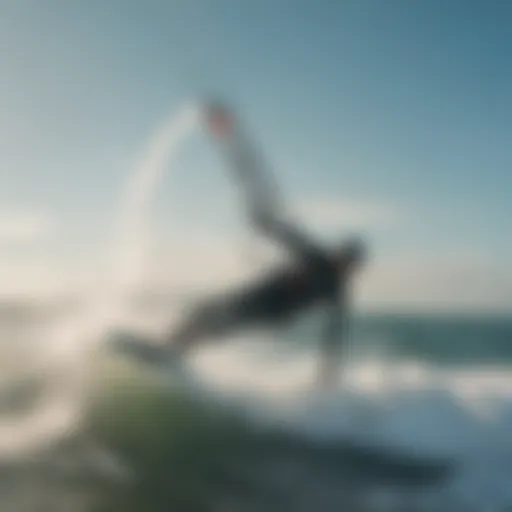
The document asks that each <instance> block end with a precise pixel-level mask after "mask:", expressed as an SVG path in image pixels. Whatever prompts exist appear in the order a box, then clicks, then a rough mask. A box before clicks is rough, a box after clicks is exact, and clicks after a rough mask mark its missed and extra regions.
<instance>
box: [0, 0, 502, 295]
mask: <svg viewBox="0 0 512 512" xmlns="http://www.w3.org/2000/svg"><path fill="white" fill-rule="evenodd" d="M511 22H512V7H510V6H509V5H508V3H507V2H501V1H490V2H483V1H482V2H467V1H466V2H462V1H458V0H453V1H451V2H442V1H439V0H434V1H429V2H427V1H425V2H406V1H404V0H402V1H398V0H396V1H394V0H390V1H388V2H378V1H369V0H364V1H359V2H356V1H345V2H331V1H328V0H322V1H319V2H312V1H301V0H296V1H291V0H283V1H280V2H274V1H270V0H262V1H260V2H248V1H242V2H240V1H235V0H229V1H228V0H215V1H213V0H209V1H208V0H203V1H199V0H193V1H185V0H181V1H168V2H164V1H160V2H157V1H147V2H139V1H128V0H125V1H120V0H111V1H109V2H103V1H99V0H92V1H88V2H86V1H69V2H63V1H54V0H46V1H45V2H37V1H33V0H23V1H21V2H14V1H8V0H4V1H0V72H1V76H2V81H1V82H0V114H1V115H0V136H1V137H0V141H1V151H0V205H1V211H0V214H1V215H3V217H4V221H3V222H4V236H3V238H2V236H1V233H2V223H1V222H0V252H1V253H2V254H3V257H2V262H3V263H2V265H3V266H4V267H5V268H6V269H7V268H8V267H9V268H11V269H12V265H13V263H16V265H17V266H19V268H20V271H19V272H18V274H19V275H20V276H23V275H25V276H26V275H30V276H32V274H30V273H28V274H27V269H28V268H29V267H30V268H32V269H36V268H37V269H38V270H33V272H34V273H35V274H34V275H36V274H37V273H38V272H39V274H41V275H42V274H45V275H46V279H47V280H48V279H49V278H48V276H50V275H52V276H54V275H58V272H57V271H56V270H55V269H53V270H52V271H51V272H50V270H48V269H49V268H50V266H51V265H53V267H56V266H57V267H59V266H61V265H64V263H62V262H64V261H66V265H68V266H69V268H75V267H76V268H78V267H80V268H81V269H83V268H86V267H87V262H88V261H90V260H91V259H94V258H95V253H96V252H97V247H98V246H100V245H101V244H102V243H104V241H105V239H106V238H107V236H108V233H107V231H106V229H105V226H106V225H107V223H108V222H109V221H110V219H111V217H112V215H113V209H114V207H115V205H116V204H117V203H116V201H119V194H120V187H121V186H122V184H123V183H124V181H125V180H126V178H127V176H128V174H129V172H131V171H132V170H133V167H134V164H135V162H136V161H137V158H139V156H140V154H141V152H143V151H144V148H145V145H146V144H147V141H148V138H150V137H151V134H152V133H154V132H155V130H156V129H157V128H158V126H159V125H160V124H161V123H162V122H164V121H165V120H166V118H168V117H169V116H170V115H172V113H173V112H174V111H177V110H178V109H179V108H180V105H181V104H182V103H183V102H184V101H186V100H188V99H190V98H191V97H194V96H195V95H197V94H198V93H200V92H201V91H204V90H213V91H215V92H219V93H220V94H222V95H224V96H226V97H227V98H229V99H231V100H232V101H233V102H234V104H235V105H236V106H237V107H239V109H240V111H241V112H242V114H243V116H244V118H245V120H246V122H247V124H248V125H249V126H250V129H251V131H252V133H254V135H255V136H256V139H257V140H258V142H259V143H260V144H261V145H262V146H263V148H264V149H265V153H266V155H267V156H268V157H269V159H270V160H271V162H272V165H273V166H274V168H275V171H276V174H277V177H278V180H279V182H280V183H281V185H282V186H283V189H284V191H285V194H286V196H287V198H288V199H289V201H290V203H292V204H295V205H304V204H305V203H307V202H308V201H309V203H314V204H315V208H312V209H311V208H310V210H307V208H305V207H304V208H303V212H304V215H305V216H306V217H307V212H309V213H310V214H311V215H313V213H311V212H312V211H313V210H314V211H315V214H314V215H313V217H315V216H316V217H317V220H318V222H317V223H316V224H315V226H317V225H318V224H319V223H320V224H321V223H322V222H323V220H326V219H325V218H326V215H325V211H333V210H332V208H333V205H337V206H340V205H341V206H342V207H344V208H345V211H343V210H342V211H341V213H340V215H341V217H340V218H339V222H340V229H342V228H344V227H345V225H344V222H343V220H344V219H343V218H342V217H343V215H345V214H346V213H347V209H350V208H352V207H353V208H356V209H357V208H359V209H361V208H362V209H363V210H364V211H367V213H368V212H370V213H371V215H369V216H368V225H367V226H365V228H366V231H367V233H368V236H369V237H370V238H371V241H372V242H373V248H374V257H375V259H376V260H377V261H378V262H380V264H381V265H384V263H382V262H390V264H391V265H395V266H396V265H398V262H403V261H405V262H407V264H410V262H411V261H414V262H415V265H416V266H415V267H414V265H413V270H411V272H418V271H420V270H421V271H424V275H425V276H427V275H428V276H430V277H429V278H428V279H427V280H426V283H427V284H428V285H429V286H430V283H431V281H432V279H434V280H435V278H436V276H437V277H438V278H439V279H440V280H441V281H443V278H440V277H439V276H441V275H444V274H443V272H441V271H438V270H436V269H438V268H439V266H441V267H442V268H443V269H444V272H445V273H446V272H447V273H448V274H450V273H451V270H448V269H452V267H450V265H452V266H453V265H455V266H457V260H460V258H463V259H464V260H465V262H466V263H467V261H473V260H475V261H477V263H475V265H476V266H475V267H471V265H469V270H464V272H465V273H464V272H463V274H462V276H461V278H460V279H461V280H463V281H464V280H468V279H470V280H471V279H472V276H473V275H474V274H475V272H477V273H478V272H480V274H478V276H477V278H475V282H477V281H478V283H480V284H478V286H481V283H482V282H484V283H486V290H487V291H486V293H487V294H488V295H489V294H490V295H493V293H494V291H493V286H492V284H489V283H494V282H498V281H499V278H498V277H497V274H499V272H498V270H502V269H504V268H505V269H509V263H510V258H511V256H512V240H511V238H510V236H507V233H508V232H510V228H509V226H508V222H509V219H510V217H511V213H512V201H511V195H512V174H511V172H510V167H511V163H512V151H511V150H510V149H509V144H508V142H509V141H508V139H509V134H510V133H511V131H512V102H511V101H510V99H511V98H510V95H511V93H510V91H511V90H512V71H511V68H510V65H509V55H511V54H512V34H511V33H510V26H511ZM227 185H228V183H227V182H226V179H225V170H224V168H223V167H222V163H221V161H220V159H219V158H218V155H216V154H215V152H214V151H212V148H211V146H209V145H208V142H207V141H206V140H205V138H204V137H202V136H201V135H200V134H196V135H194V136H193V137H192V139H191V140H190V141H189V144H188V145H187V146H186V147H185V148H184V149H183V154H182V155H181V157H180V158H179V160H178V163H177V165H176V168H175V169H174V171H173V173H172V174H170V175H169V176H167V177H166V178H165V180H164V182H163V183H162V186H161V187H160V188H159V190H158V197H157V201H156V204H155V222H156V223H157V224H158V226H159V230H160V232H161V233H165V232H166V230H169V232H170V231H172V230H173V229H174V228H175V227H176V225H177V222H176V219H177V218H179V219H180V221H179V223H181V224H180V225H181V226H182V227H183V226H186V227H187V229H193V228H194V222H196V224H198V225H199V224H201V225H202V226H203V232H204V228H205V226H206V227H207V229H210V232H212V233H217V231H215V230H216V229H217V228H218V229H221V228H222V226H221V225H222V219H221V218H220V217H222V215H221V216H220V217H219V219H220V221H219V226H220V227H219V226H216V227H215V228H213V227H211V228H208V225H207V224H205V220H204V219H202V218H199V220H198V216H197V215H195V216H194V219H195V220H191V219H188V220H187V218H188V215H187V214H188V213H190V211H191V205H194V206H195V205H196V204H201V205H202V206H203V207H204V208H207V207H208V205H218V204H219V203H220V204H222V202H223V201H224V200H227V198H228V197H229V194H231V190H230V189H229V186H227ZM322 202H323V203H324V205H325V204H329V205H331V206H330V208H331V209H330V210H329V208H327V207H325V208H324V215H323V216H322V215H321V214H320V213H321V212H320V210H321V209H322V208H321V207H320V209H319V205H320V204H321V203H322ZM343 205H344V206H343ZM298 208H299V209H300V207H299V206H298ZM390 208H391V209H392V210H393V211H394V215H393V218H394V220H393V221H392V222H391V223H390V224H391V225H386V229H382V226H380V225H379V223H378V222H374V221H376V220H379V219H378V217H379V212H380V211H382V212H383V213H382V215H384V213H385V212H386V211H387V210H389V209H390ZM216 209H217V208H216V207H215V208H214V207H210V210H211V211H213V210H216ZM365 209H366V210H365ZM210 210H209V211H210ZM2 212H3V213H2ZM319 212H320V213H319ZM372 212H373V213H372ZM231 215H232V214H231ZM333 215H334V217H336V215H335V214H333ZM226 216H227V217H229V215H226V214H225V217H226ZM362 216H363V217H365V214H364V212H363V214H362ZM210 217H211V215H208V218H210ZM346 217H347V218H348V217H350V215H346ZM376 217H377V218H376ZM365 218H366V217H365ZM20 219H21V220H20ZM23 219H24V220H23ZM322 219H323V220H322ZM0 220H1V218H0ZM307 220H308V218H305V221H307ZM311 220H312V221H313V220H315V219H311ZM327 220H328V219H327ZM345 220H346V219H345ZM23 222H24V223H25V224H23ZM187 222H188V224H187ZM331 224H333V226H334V227H335V223H334V222H331ZM349 224H350V222H349ZM388 224H389V223H388ZM20 225H21V228H19V229H21V231H23V229H25V235H26V236H25V237H24V240H23V243H20V238H21V237H19V236H18V237H17V239H16V240H14V239H15V238H16V237H15V236H13V232H14V231H16V229H17V228H16V226H18V227H19V226H20ZM27 225H28V227H27ZM23 226H24V227H23ZM51 227H53V235H52V236H50V234H49V233H48V236H47V237H46V238H45V237H44V236H42V233H41V232H42V231H45V229H46V230H48V231H51V230H50V228H51ZM196 227H198V226H196ZM320 227H321V226H320ZM331 227H332V226H331ZM358 227H359V226H358V225H356V226H354V228H358ZM30 232H33V235H34V236H33V238H34V239H33V240H30V241H29V240H28V239H29V238H30ZM199 232H200V231H198V233H199ZM5 233H7V234H5ZM27 233H29V234H27ZM37 233H39V235H40V236H39V237H36V236H35V235H36V234H37ZM219 233H220V231H219ZM448 260H449V261H450V262H451V263H446V265H445V264H444V262H445V261H448ZM452 260H455V263H454V262H453V261H452ZM466 260H467V261H466ZM432 262H433V263H432ZM431 263H432V264H431ZM425 265H427V267H428V268H426V267H425ZM429 265H430V266H429ZM443 265H445V266H444V267H443ZM377 268H378V265H377ZM386 268H388V270H386ZM393 268H394V267H393ZM390 269H391V267H385V265H384V267H383V268H382V270H381V273H382V274H381V277H380V279H381V280H382V279H384V281H386V279H388V280H389V276H390V275H394V274H393V272H392V271H391V270H390ZM52 272H53V273H52ZM55 272H57V273H55ZM77 272H78V270H77ZM395 272H396V271H395ZM9 273H11V272H10V271H9V270H5V271H4V272H3V274H5V275H7V274H9ZM39 274H37V275H39ZM384 274H386V276H384V277H383V275H384ZM432 276H433V277H432ZM34 279H35V278H34ZM38 279H39V278H38ZM62 279H64V278H62ZM41 280H42V281H44V280H45V278H44V277H41ZM402 281H404V282H403V287H404V289H405V290H406V292H407V290H409V291H410V290H411V288H412V287H411V285H410V284H409V285H408V284H407V282H406V280H405V278H404V277H403V276H402ZM386 282H387V281H386ZM376 286H377V285H376ZM382 286H384V285H381V286H380V288H379V286H377V288H379V290H381V291H380V295H381V296H382V297H384V298H385V297H388V296H389V295H390V292H389V290H388V291H385V290H384V291H383V290H382ZM475 286H476V289H475V290H473V292H474V294H475V296H478V286H477V285H475ZM434 287H435V286H434ZM370 288H371V286H370ZM415 288H416V290H415V293H417V294H418V295H419V296H421V294H422V292H421V290H420V291H419V292H418V290H417V287H415ZM420 288H421V286H420ZM441 288H442V287H441ZM441 288H439V290H441ZM489 288H490V291H489ZM406 292H404V293H405V294H406V295H407V293H406ZM509 292H510V295H509ZM368 293H369V295H371V292H368ZM443 293H445V292H441V291H439V294H441V295H443ZM425 294H426V291H425ZM425 294H424V295H425ZM376 295H379V294H378V293H377V294H376ZM434 295H435V293H434ZM463 295H464V294H463ZM498 295H499V297H498V296H496V297H494V299H493V301H494V302H496V301H497V302H500V301H505V302H506V301H507V300H508V299H509V297H510V298H511V300H510V303H511V304H512V286H511V288H510V290H509V289H508V288H507V289H505V290H500V292H499V293H498ZM454 300H455V299H454ZM489 300H490V299H489ZM491 302H492V301H491Z"/></svg>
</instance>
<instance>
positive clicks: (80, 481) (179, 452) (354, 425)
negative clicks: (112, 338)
mask: <svg viewBox="0 0 512 512" xmlns="http://www.w3.org/2000/svg"><path fill="white" fill-rule="evenodd" d="M146 313H147V312H146ZM146 313H144V314H143V313H142V312H140V314H139V312H137V311H132V312H131V313H130V315H128V317H129V320H130V322H126V324H125V325H123V326H121V327H123V328H124V329H127V328H128V329H135V327H133V324H134V323H136V322H134V320H135V319H137V320H139V317H140V319H141V321H140V322H138V328H139V329H144V328H145V327H144V328H143V327H140V326H141V325H145V326H146V325H149V324H151V323H152V322H153V323H155V324H156V323H158V322H157V321H156V320H150V321H145V323H144V322H143V321H142V318H143V317H144V315H146ZM146 316H147V315H146ZM164 316H165V315H164ZM0 317H1V320H0V321H1V325H0V332H1V343H0V350H1V354H2V357H1V359H0V368H1V373H0V471H1V472H2V481H1V483H0V492H1V493H2V495H1V498H2V504H3V505H2V506H5V507H6V508H5V510H20V511H44V510H52V511H59V510H63V511H64V510H66V511H69V510H73V511H74V512H75V511H82V510H84V511H94V512H99V511H105V512H106V511H112V512H114V511H121V510H123V511H164V510H171V509H172V510H184V511H185V510H187V511H188V510H198V511H199V510H205V511H206V510H284V511H286V510H290V511H295V510H297V511H298V510H313V509H319V510H325V511H330V510H340V509H341V508H340V507H345V509H347V510H348V509H350V510H361V511H368V512H370V511H385V510H410V511H413V510H440V511H443V510H446V511H456V510H461V511H482V512H483V511H505V510H512V486H511V485H510V482H512V434H511V432H512V373H511V369H512V319H511V318H504V317H494V318H493V317H489V316H488V317H481V318H478V317H476V316H466V317H464V316H459V317H454V316H453V317H450V316H443V317H436V316H432V315H431V316H424V317H421V316H411V315H364V316H358V317H357V318H355V319H354V321H353V322H352V323H351V325H350V330H349V334H350V336H349V337H348V339H347V343H346V346H345V347H344V351H343V354H342V356H343V360H342V361H341V364H340V384H339V387H338V388H337V389H334V390H321V389H318V388H316V387H315V385H314V382H315V381H314V377H315V369H316V354H317V350H318V343H317V340H318V333H319V320H318V318H316V317H314V316H312V317H311V318H306V319H304V320H303V322H301V323H298V324H296V325H294V326H292V327H291V328H290V329H289V330H288V331H287V332H280V333H273V334H268V333H251V334H250V335H247V336H245V337H243V338H237V339H230V340H225V341H223V342H222V343H216V344H213V343H212V344H209V345H207V346H205V347H204V348H203V349H201V350H198V351H197V352H196V353H195V354H193V355H192V356H191V357H190V359H189V360H188V361H187V363H186V364H185V366H184V367H183V368H181V369H179V370H177V369H176V368H168V369H167V370H166V371H161V370H160V371H156V370H155V369H152V368H149V367H145V366H144V365H143V364H140V363H138V362H137V361H133V360H130V358H128V357H126V356H125V355H123V354H119V353H115V352H113V351H112V350H108V349H107V348H106V345H105V341H106V339H108V334H107V333H105V332H104V331H103V330H102V329H92V328H90V327H91V325H89V322H92V320H91V318H92V317H91V316H90V315H89V316H87V315H84V314H83V313H76V311H75V313H73V314H72V315H70V314H69V313H66V310H65V308H64V310H63V311H61V310H60V309H58V308H57V309H47V308H46V309H44V308H37V307H36V308H28V307H23V306H18V307H16V308H15V307H12V306H11V307H8V308H7V307H4V308H2V314H1V315H0ZM160 323H161V320H160ZM129 324H130V325H129ZM127 326H128V327H127ZM347 507H348V508H347Z"/></svg>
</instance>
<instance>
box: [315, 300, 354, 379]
mask: <svg viewBox="0 0 512 512" xmlns="http://www.w3.org/2000/svg"><path fill="white" fill-rule="evenodd" d="M346 306H347V304H346V300H345V294H344V293H343V294H341V295H339V296H338V297H336V298H335V299H333V300H332V301H330V302H329V304H328V306H327V311H326V313H327V321H326V324H325V327H324V332H323V333H322V339H321V345H320V361H319V369H318V370H319V371H318V384H319V385H320V386H322V387H332V386H334V385H335V384H336V380H337V377H338V370H339V367H340V364H341V357H342V354H341V351H342V348H343V345H344V336H345V329H346V320H347V311H346Z"/></svg>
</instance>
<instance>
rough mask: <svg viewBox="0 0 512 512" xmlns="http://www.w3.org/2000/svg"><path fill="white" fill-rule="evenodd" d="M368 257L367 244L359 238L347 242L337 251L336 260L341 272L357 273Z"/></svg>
mask: <svg viewBox="0 0 512 512" xmlns="http://www.w3.org/2000/svg"><path fill="white" fill-rule="evenodd" d="M366 257H367V247H366V244H365V242H364V241H363V240H362V239H361V238H359V237H353V238H350V239H347V240H345V241H344V242H343V243H342V244H341V245H340V246H338V248H337V249H336V251H335V254H334V258H335V259H336V261H337V263H338V266H339V268H340V270H342V271H349V272H352V271H355V270H357V269H358V268H359V267H360V266H361V265H363V264H364V262H365V260H366Z"/></svg>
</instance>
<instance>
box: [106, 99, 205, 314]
mask: <svg viewBox="0 0 512 512" xmlns="http://www.w3.org/2000/svg"><path fill="white" fill-rule="evenodd" d="M198 120H199V107H198V105H196V104H195V103H188V104H186V105H184V106H183V107H182V108H181V110H180V111H179V112H178V113H177V114H174V115H173V116H171V117H170V118H169V119H168V120H167V121H166V122H165V123H164V124H163V126H161V127H160V129H159V130H157V131H156V133H155V135H154V136H153V137H151V138H150V140H149V144H148V147H147V149H146V151H145V154H144V155H143V157H142V159H141V161H140V162H139V164H138V165H137V166H136V168H135V171H134V172H133V173H132V174H131V175H130V177H129V178H128V182H127V183H126V186H125V188H124V191H123V194H122V199H121V207H120V210H119V212H118V217H117V219H116V221H117V222H116V228H115V229H116V236H115V240H114V248H113V254H112V259H111V263H112V265H113V268H112V270H113V274H112V279H111V281H110V289H109V291H108V294H107V300H108V301H109V303H110V304H109V305H108V308H109V309H110V310H111V313H112V309H114V310H115V309H116V308H117V309H118V308H120V307H121V306H120V302H121V300H122V297H123V296H124V295H125V294H126V293H128V292H129V291H130V289H131V288H132V287H134V286H136V285H138V284H140V279H141V277H142V275H143V273H144V271H145V270H146V269H147V267H148V259H149V250H150V244H151V230H150V213H151V212H150V207H151V205H152V203H153V197H154V193H155V190H156V187H157V186H158V183H159V181H160V179H161V178H162V176H163V174H164V172H165V170H166V169H168V168H169V167H171V168H172V163H173V159H174V158H175V157H176V156H177V153H178V151H179V149H180V148H181V146H182V143H183V141H184V140H185V139H186V137H187V136H188V135H189V134H190V133H191V132H192V130H193V129H194V128H195V127H196V125H197V123H198ZM115 314H116V313H114V315H115Z"/></svg>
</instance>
